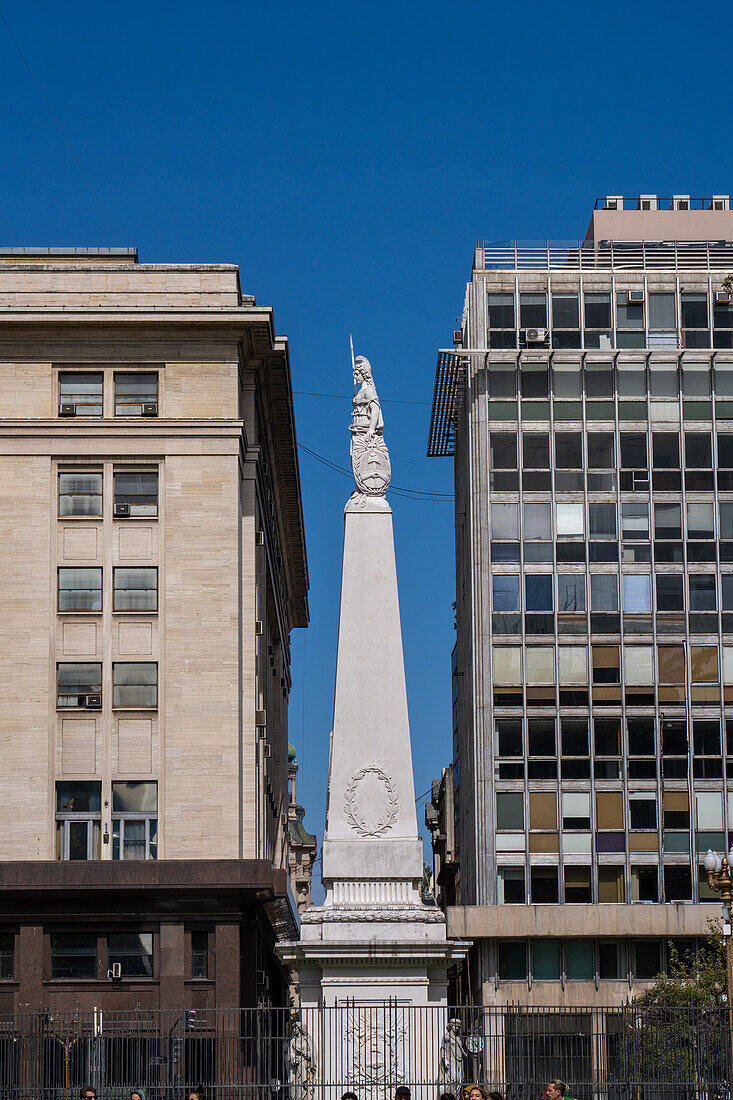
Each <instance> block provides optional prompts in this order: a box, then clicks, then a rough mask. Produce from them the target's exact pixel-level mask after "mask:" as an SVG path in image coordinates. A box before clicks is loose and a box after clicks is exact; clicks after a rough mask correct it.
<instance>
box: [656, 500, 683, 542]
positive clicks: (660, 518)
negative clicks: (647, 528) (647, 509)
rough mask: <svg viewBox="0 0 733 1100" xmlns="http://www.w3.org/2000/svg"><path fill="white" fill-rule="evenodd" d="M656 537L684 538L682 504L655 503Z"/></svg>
mask: <svg viewBox="0 0 733 1100" xmlns="http://www.w3.org/2000/svg"><path fill="white" fill-rule="evenodd" d="M654 537H655V539H681V538H682V505H680V504H660V503H659V502H657V501H655V503H654Z"/></svg>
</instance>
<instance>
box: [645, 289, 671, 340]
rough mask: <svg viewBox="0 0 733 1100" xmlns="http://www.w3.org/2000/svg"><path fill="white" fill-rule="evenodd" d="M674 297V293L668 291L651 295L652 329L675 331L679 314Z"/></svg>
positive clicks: (650, 325) (650, 324)
mask: <svg viewBox="0 0 733 1100" xmlns="http://www.w3.org/2000/svg"><path fill="white" fill-rule="evenodd" d="M674 299H675V296H674V294H668V293H663V294H650V295H649V328H650V329H667V330H672V331H674V330H675V329H676V328H677V314H676V310H675V300H674ZM675 343H676V341H675ZM652 346H653V345H652Z"/></svg>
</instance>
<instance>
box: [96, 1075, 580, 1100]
mask: <svg viewBox="0 0 733 1100" xmlns="http://www.w3.org/2000/svg"><path fill="white" fill-rule="evenodd" d="M79 1098H80V1100H97V1090H96V1089H95V1088H94V1086H93V1085H85V1086H84V1087H83V1089H82V1090H81V1092H80V1093H79ZM411 1098H412V1093H411V1092H410V1089H409V1086H408V1085H398V1086H397V1088H396V1089H395V1091H394V1100H411ZM130 1100H147V1097H146V1096H145V1090H144V1089H142V1088H135V1089H133V1090H132V1092H131V1093H130ZM185 1100H204V1094H203V1092H202V1091H201V1090H200V1089H191V1090H190V1091H189V1092H187V1093H186V1094H185ZM341 1100H359V1096H358V1094H357V1093H356V1092H353V1091H351V1090H349V1091H348V1092H345V1093H343V1095H342V1096H341ZM438 1100H504V1097H503V1096H502V1094H501V1093H500V1092H489V1091H488V1090H487V1089H485V1088H484V1087H483V1086H482V1085H464V1086H463V1088H462V1089H461V1095H460V1097H457V1096H456V1094H455V1093H454V1092H441V1093H440V1094H439V1097H438ZM542 1100H572V1097H570V1096H568V1091H567V1089H566V1087H565V1082H564V1081H560V1080H559V1079H558V1078H555V1079H554V1080H552V1081H550V1083H549V1085H548V1086H547V1089H546V1090H545V1092H544V1093H543V1097H542Z"/></svg>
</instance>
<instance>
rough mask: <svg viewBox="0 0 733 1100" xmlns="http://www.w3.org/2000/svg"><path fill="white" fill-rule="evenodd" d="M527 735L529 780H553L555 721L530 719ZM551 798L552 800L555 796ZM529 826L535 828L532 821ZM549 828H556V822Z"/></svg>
mask: <svg viewBox="0 0 733 1100" xmlns="http://www.w3.org/2000/svg"><path fill="white" fill-rule="evenodd" d="M527 733H528V736H529V759H528V761H527V769H528V773H529V778H530V779H555V778H556V776H557V747H556V743H555V719H554V718H530V719H529V720H528V723H527ZM543 757H544V758H545V759H543ZM552 797H553V799H554V797H555V796H554V795H553V796H552ZM533 798H534V795H531V796H530V803H531V800H532V799H533ZM555 816H556V815H555ZM530 824H531V827H532V828H534V827H535V822H534V820H532V821H531V822H530ZM551 828H553V829H555V828H557V821H556V820H555V821H554V823H553V825H552V826H551Z"/></svg>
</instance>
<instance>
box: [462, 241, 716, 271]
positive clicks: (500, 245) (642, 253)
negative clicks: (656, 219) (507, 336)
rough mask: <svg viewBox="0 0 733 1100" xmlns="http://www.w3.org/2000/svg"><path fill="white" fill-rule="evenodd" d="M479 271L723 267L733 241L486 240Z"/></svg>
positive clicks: (478, 261) (478, 256)
mask: <svg viewBox="0 0 733 1100" xmlns="http://www.w3.org/2000/svg"><path fill="white" fill-rule="evenodd" d="M474 268H475V270H476V271H610V270H611V269H613V270H614V271H721V272H724V273H725V274H728V273H733V241H595V242H594V241H484V242H483V244H481V245H479V247H478V248H477V249H476V259H475V262H474Z"/></svg>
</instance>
